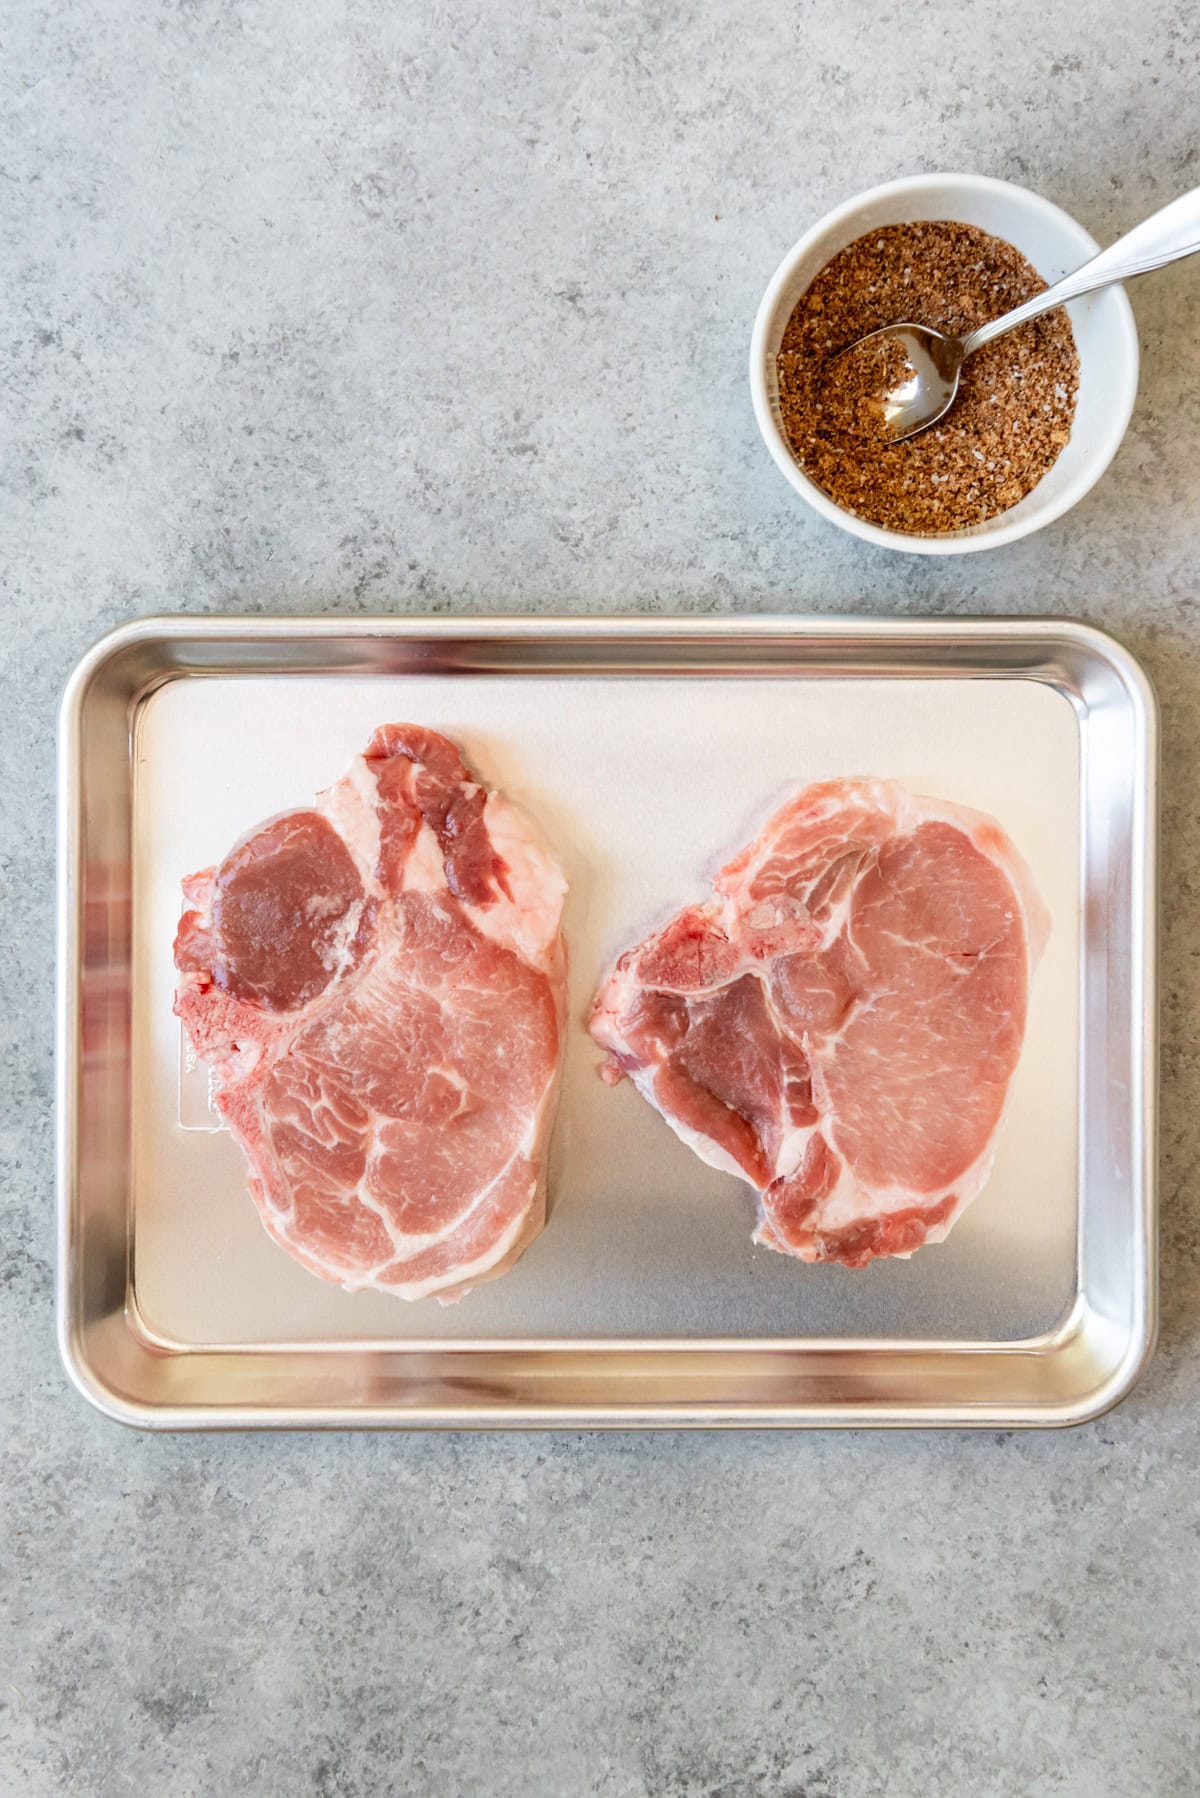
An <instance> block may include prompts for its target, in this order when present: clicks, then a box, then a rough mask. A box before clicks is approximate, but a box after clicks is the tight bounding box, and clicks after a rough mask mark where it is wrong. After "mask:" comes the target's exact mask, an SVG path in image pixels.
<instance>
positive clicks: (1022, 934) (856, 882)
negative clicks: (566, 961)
mask: <svg viewBox="0 0 1200 1798" xmlns="http://www.w3.org/2000/svg"><path fill="white" fill-rule="evenodd" d="M1048 929H1049V920H1048V917H1047V914H1046V911H1045V908H1044V906H1043V905H1042V902H1041V900H1040V898H1039V897H1038V894H1037V891H1036V889H1035V887H1034V884H1033V879H1032V876H1031V875H1030V873H1029V870H1028V868H1027V867H1026V866H1025V863H1024V862H1023V861H1022V859H1021V857H1020V856H1019V855H1018V853H1017V851H1016V849H1015V848H1014V847H1013V845H1012V843H1011V842H1010V841H1009V839H1008V838H1007V836H1006V835H1005V834H1004V832H1003V831H1002V830H1001V829H1000V827H999V825H998V824H996V823H995V821H994V820H993V819H991V818H987V817H984V816H983V815H982V814H980V813H977V812H970V811H966V810H964V809H962V808H961V807H959V806H955V805H950V804H946V803H945V802H943V801H941V800H935V799H923V798H916V797H914V796H913V795H911V794H909V793H908V792H907V791H906V790H905V789H904V788H903V787H900V786H898V785H896V784H895V783H893V782H888V781H875V780H836V781H827V782H823V783H821V784H819V785H817V786H811V787H808V788H806V789H805V790H804V791H803V792H801V793H799V794H798V795H797V796H796V797H795V798H794V799H793V800H792V801H791V802H790V803H789V804H787V805H785V806H784V807H783V809H782V810H781V811H779V812H778V813H777V814H776V815H775V817H774V818H772V819H771V821H770V823H769V824H768V825H767V826H766V828H765V829H764V830H763V831H762V832H761V833H760V834H759V836H757V837H756V838H755V840H754V841H753V842H752V843H751V844H750V845H749V846H748V847H747V848H746V849H745V850H743V852H742V853H741V854H740V855H738V856H736V857H735V858H734V860H733V861H731V862H730V863H729V864H728V866H727V867H725V868H723V869H722V870H721V872H720V873H719V874H718V876H717V878H716V881H715V883H714V896H713V898H712V899H711V900H709V901H708V902H707V903H706V904H702V905H693V906H688V907H686V908H685V909H684V910H683V911H681V912H679V913H678V915H677V916H676V917H674V918H672V919H671V921H670V923H668V924H667V925H666V926H665V927H664V928H663V929H662V930H660V931H658V932H657V933H655V934H654V935H652V936H650V937H647V939H646V940H645V941H644V942H642V943H639V944H638V946H637V947H636V948H633V949H630V950H629V951H628V952H627V953H626V954H624V955H622V956H621V958H620V960H619V961H618V962H617V964H616V967H615V968H614V969H613V972H612V974H611V975H610V976H609V978H608V980H607V981H606V982H605V984H604V986H603V987H602V988H601V990H600V993H599V994H598V996H597V998H596V1002H595V1007H594V1011H593V1015H592V1021H591V1031H592V1035H593V1036H594V1037H595V1039H596V1041H597V1042H598V1043H600V1044H601V1045H602V1046H603V1047H604V1048H605V1049H607V1050H608V1051H609V1055H610V1061H609V1064H608V1066H607V1067H606V1069H605V1073H606V1075H607V1077H608V1078H610V1079H612V1080H613V1081H616V1080H619V1079H620V1078H621V1077H622V1076H623V1075H628V1076H629V1078H630V1079H631V1080H632V1081H633V1082H634V1083H635V1085H636V1086H637V1088H638V1090H639V1091H640V1092H641V1093H642V1094H643V1096H644V1097H645V1098H647V1099H648V1100H649V1101H650V1103H651V1104H652V1105H653V1106H655V1107H656V1109H657V1110H658V1111H660V1112H661V1113H662V1115H663V1116H664V1117H665V1118H666V1120H667V1122H668V1123H669V1124H670V1125H671V1127H672V1129H673V1130H674V1131H675V1132H676V1134H677V1135H678V1136H680V1137H682V1139H683V1140H684V1141H685V1142H687V1143H689V1144H690V1145H691V1147H692V1148H693V1149H694V1150H695V1151H696V1153H697V1154H698V1155H699V1156H700V1157H701V1158H702V1159H703V1160H704V1161H707V1162H709V1163H710V1164H711V1165H712V1166H714V1167H718V1168H723V1169H726V1170H727V1171H729V1172H730V1173H733V1174H736V1175H738V1176H739V1177H740V1178H741V1179H743V1180H747V1181H749V1183H750V1184H751V1185H752V1186H753V1187H754V1188H755V1189H756V1190H757V1192H758V1195H759V1222H758V1228H757V1230H756V1231H755V1241H757V1242H760V1243H763V1244H765V1245H766V1246H767V1247H768V1248H772V1249H777V1250H779V1251H781V1252H782V1253H783V1254H786V1255H795V1256H798V1257H799V1258H800V1259H801V1260H804V1261H840V1262H842V1263H844V1264H845V1265H846V1266H847V1267H864V1266H866V1264H867V1263H868V1262H869V1261H872V1260H874V1259H875V1258H876V1257H878V1256H883V1255H908V1254H910V1253H911V1252H912V1250H913V1249H916V1248H919V1247H920V1246H921V1244H922V1243H926V1242H940V1241H941V1240H942V1239H943V1237H945V1235H946V1233H947V1232H948V1230H949V1229H950V1226H951V1225H952V1224H953V1223H954V1221H955V1219H956V1218H957V1217H958V1216H959V1215H960V1213H961V1212H962V1211H963V1209H964V1208H965V1207H966V1206H967V1205H968V1204H970V1202H971V1200H972V1199H973V1198H974V1197H975V1196H976V1194H977V1193H978V1192H979V1191H980V1189H981V1188H982V1186H983V1184H984V1182H985V1181H986V1179H987V1177H988V1174H989V1172H990V1170H991V1165H992V1160H993V1157H994V1154H995V1147H996V1137H997V1132H998V1130H999V1127H1000V1122H1001V1117H1002V1114H1003V1111H1004V1104H1005V1100H1006V1097H1007V1094H1008V1089H1009V1084H1010V1082H1011V1080H1012V1076H1013V1073H1014V1070H1015V1068H1016V1065H1017V1059H1018V1057H1019V1055H1020V1052H1021V1042H1022V1038H1023V1036H1024V1033H1025V1013H1026V1006H1027V1002H1028V996H1029V983H1030V977H1031V975H1032V972H1033V968H1034V965H1035V963H1036V962H1037V960H1038V957H1039V956H1040V954H1041V951H1042V948H1043V946H1044V943H1045V939H1046V935H1047V932H1048Z"/></svg>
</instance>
